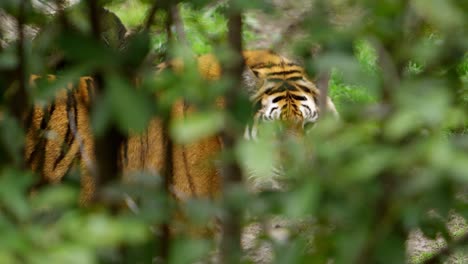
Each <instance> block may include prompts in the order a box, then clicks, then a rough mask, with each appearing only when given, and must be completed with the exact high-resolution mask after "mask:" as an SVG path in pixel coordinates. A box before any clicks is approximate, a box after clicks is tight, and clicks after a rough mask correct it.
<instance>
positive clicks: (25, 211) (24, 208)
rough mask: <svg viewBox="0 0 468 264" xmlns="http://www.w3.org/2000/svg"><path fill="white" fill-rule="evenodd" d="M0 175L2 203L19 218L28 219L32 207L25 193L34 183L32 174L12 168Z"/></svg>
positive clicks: (0, 201)
mask: <svg viewBox="0 0 468 264" xmlns="http://www.w3.org/2000/svg"><path fill="white" fill-rule="evenodd" d="M0 175H1V177H0V204H1V205H2V206H3V207H5V208H6V209H7V210H8V211H9V212H10V213H11V214H12V215H13V216H14V217H15V218H17V219H18V220H20V221H24V220H26V219H27V217H28V216H29V215H30V213H31V207H30V204H29V201H28V200H27V197H26V196H25V193H27V191H28V188H29V187H30V186H31V184H32V183H33V177H32V175H31V174H30V173H26V172H21V171H18V170H14V169H11V168H10V169H4V170H3V171H2V172H1V174H0Z"/></svg>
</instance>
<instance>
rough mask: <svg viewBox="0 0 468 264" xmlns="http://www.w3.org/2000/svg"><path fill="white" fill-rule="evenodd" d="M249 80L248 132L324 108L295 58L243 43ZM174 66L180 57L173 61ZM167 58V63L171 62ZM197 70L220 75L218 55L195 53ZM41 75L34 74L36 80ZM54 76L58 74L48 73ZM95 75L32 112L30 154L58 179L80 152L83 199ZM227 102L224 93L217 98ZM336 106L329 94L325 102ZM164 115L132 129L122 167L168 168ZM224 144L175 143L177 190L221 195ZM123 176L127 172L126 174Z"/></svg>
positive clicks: (178, 111)
mask: <svg viewBox="0 0 468 264" xmlns="http://www.w3.org/2000/svg"><path fill="white" fill-rule="evenodd" d="M243 56H244V60H245V64H246V69H245V71H244V76H243V77H244V86H245V88H246V89H247V91H248V93H249V95H250V98H251V100H252V103H253V104H255V105H258V106H259V107H258V109H259V110H258V111H257V112H256V113H255V116H254V117H253V119H254V122H253V123H254V125H253V126H252V128H251V129H249V133H246V137H247V138H251V137H253V138H255V135H256V133H257V131H256V124H257V123H258V122H262V121H270V120H284V121H286V122H288V123H289V124H291V126H292V127H294V128H295V129H298V130H301V129H302V128H303V126H304V125H305V124H306V123H310V122H311V123H313V122H316V121H317V118H318V116H319V112H320V109H319V106H318V95H319V90H318V89H317V88H316V87H315V85H314V84H313V82H312V81H310V80H309V79H308V78H307V77H306V75H305V71H304V69H303V68H302V67H300V66H299V65H298V64H296V63H294V62H292V61H290V60H288V59H286V58H284V57H282V56H280V55H277V54H275V53H273V52H271V51H265V50H259V51H245V52H244V53H243ZM172 64H173V65H171V66H172V68H174V69H175V70H176V71H178V70H182V68H183V66H182V65H181V64H180V63H172ZM167 66H168V65H167V64H166V65H165V66H163V68H165V67H167ZM198 69H199V72H200V75H201V76H202V77H203V78H205V79H208V80H216V79H219V78H220V77H221V74H222V71H221V66H220V63H219V62H218V61H217V59H216V58H215V57H214V56H213V55H204V56H201V57H199V58H198ZM37 78H38V77H36V76H34V77H32V78H31V81H32V84H34V82H35V80H36V79H37ZM49 78H50V79H51V80H52V81H53V79H54V78H55V77H49ZM94 86H95V85H94V81H93V79H92V78H90V77H82V78H80V80H79V82H78V84H77V85H76V86H73V85H69V87H67V88H66V89H62V90H60V91H58V92H57V95H56V97H55V100H53V101H52V102H51V103H50V104H48V105H45V106H40V105H38V104H36V105H35V106H34V108H33V109H32V111H31V113H30V114H29V116H28V118H27V119H28V131H27V136H26V144H25V159H26V161H27V163H28V164H29V165H30V166H31V168H32V169H33V170H35V171H37V172H39V173H40V174H41V175H42V176H43V179H44V180H45V181H47V182H58V181H60V180H61V179H62V178H63V177H64V175H65V174H66V173H67V171H68V170H69V169H70V168H71V166H72V165H73V164H74V163H75V162H74V161H75V160H78V163H79V166H80V169H81V174H82V177H81V184H82V194H81V201H82V202H84V203H86V202H87V201H88V200H89V198H90V197H91V196H92V194H93V193H94V192H95V184H94V181H93V177H92V176H91V175H92V171H93V164H94V161H95V157H94V139H93V135H92V130H91V127H90V107H91V104H92V101H93V95H94ZM216 104H217V105H218V106H219V107H223V105H224V104H223V100H222V99H221V100H220V101H219V102H217V103H216ZM325 108H328V109H329V110H330V111H331V112H333V113H336V110H335V108H334V106H333V103H332V102H331V100H329V99H328V102H327V105H326V106H325ZM193 112H196V109H195V107H194V106H192V105H186V104H185V102H184V101H183V100H179V101H177V102H176V103H175V104H174V105H173V106H172V113H171V118H172V119H178V118H183V117H184V116H187V115H190V114H191V113H193ZM163 129H164V128H163V125H162V121H161V120H160V119H159V118H154V119H153V120H151V121H150V123H149V125H148V127H147V129H146V131H145V133H141V134H130V135H129V137H128V138H127V140H126V141H125V142H124V143H123V145H122V147H121V153H120V158H119V159H120V160H119V161H118V164H120V166H121V169H122V172H123V174H124V175H131V174H132V173H134V172H140V171H147V172H150V173H153V174H157V173H158V172H160V171H162V170H163V169H164V164H165V161H166V160H165V159H166V158H167V157H165V153H164V150H165V148H164V146H165V144H166V142H167V140H168V139H167V138H165V136H164V133H163ZM221 150H222V142H221V140H220V138H219V137H218V136H216V135H213V136H210V137H206V138H204V139H202V140H199V141H197V142H193V143H190V144H186V145H181V144H175V145H174V146H173V149H172V175H171V184H172V189H173V190H174V193H175V195H176V196H179V197H180V198H184V197H216V196H217V194H218V193H219V192H220V189H221V180H220V174H219V170H218V169H217V167H216V165H215V162H214V159H215V157H216V155H217V154H218V153H219V152H220V151H221ZM125 177H126V176H124V178H125Z"/></svg>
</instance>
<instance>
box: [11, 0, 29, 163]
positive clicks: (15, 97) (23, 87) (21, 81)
mask: <svg viewBox="0 0 468 264" xmlns="http://www.w3.org/2000/svg"><path fill="white" fill-rule="evenodd" d="M27 4H28V1H27V0H22V1H20V2H19V12H18V16H17V31H18V44H17V53H16V54H17V57H18V67H17V69H16V77H17V80H18V82H17V85H14V86H13V88H14V89H13V92H12V94H11V97H10V98H9V101H8V107H9V110H10V112H11V113H12V114H13V116H14V117H15V118H16V120H17V121H18V123H19V124H20V126H21V127H22V128H23V129H25V128H26V127H25V126H26V124H25V123H24V122H25V118H24V114H25V113H26V112H27V109H29V108H30V100H29V97H28V93H27V85H28V78H27V58H26V53H25V32H24V29H25V28H24V24H25V20H26V5H27ZM20 153H21V154H22V153H23V149H21V152H20ZM14 160H15V161H17V165H18V167H19V168H24V167H25V163H24V160H23V159H22V158H20V159H14Z"/></svg>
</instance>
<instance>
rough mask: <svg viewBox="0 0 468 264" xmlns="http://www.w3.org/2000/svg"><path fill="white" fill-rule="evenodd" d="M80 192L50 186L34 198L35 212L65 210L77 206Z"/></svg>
mask: <svg viewBox="0 0 468 264" xmlns="http://www.w3.org/2000/svg"><path fill="white" fill-rule="evenodd" d="M76 201H78V191H77V190H76V189H74V188H71V187H68V186H65V185H60V186H50V187H48V188H45V189H43V190H41V191H40V192H38V193H37V194H36V195H35V196H34V197H33V198H32V201H31V202H32V205H33V208H34V210H41V209H55V208H63V207H66V206H71V205H73V204H76Z"/></svg>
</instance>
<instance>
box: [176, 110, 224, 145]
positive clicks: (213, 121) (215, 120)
mask: <svg viewBox="0 0 468 264" xmlns="http://www.w3.org/2000/svg"><path fill="white" fill-rule="evenodd" d="M223 125H224V116H223V114H222V113H220V112H215V111H212V112H197V113H193V114H190V115H187V116H186V117H185V118H181V119H178V120H175V121H174V122H172V124H171V135H172V137H173V138H174V140H175V141H176V142H179V143H190V142H194V141H196V140H200V139H202V138H206V137H208V136H212V135H214V134H216V133H217V132H219V131H220V130H221V129H222V127H223Z"/></svg>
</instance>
